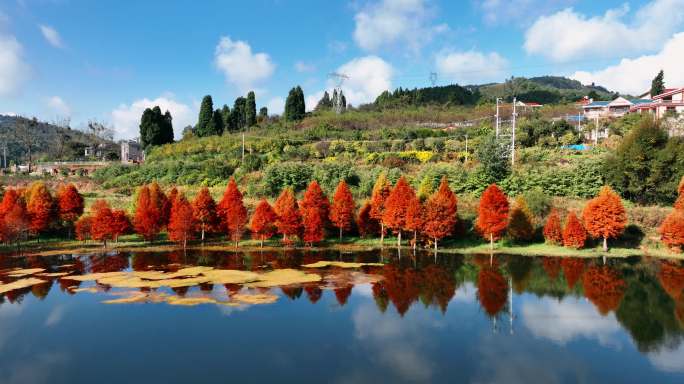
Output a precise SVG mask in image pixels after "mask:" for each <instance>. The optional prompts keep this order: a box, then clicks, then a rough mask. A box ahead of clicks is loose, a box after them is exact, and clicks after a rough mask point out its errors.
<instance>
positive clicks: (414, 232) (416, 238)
mask: <svg viewBox="0 0 684 384" xmlns="http://www.w3.org/2000/svg"><path fill="white" fill-rule="evenodd" d="M417 244H418V231H413V250H414V251H415V250H416V245H417Z"/></svg>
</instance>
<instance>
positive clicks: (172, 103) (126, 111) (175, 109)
mask: <svg viewBox="0 0 684 384" xmlns="http://www.w3.org/2000/svg"><path fill="white" fill-rule="evenodd" d="M156 105H158V106H159V108H161V110H162V113H164V112H166V111H169V112H171V116H172V117H173V130H174V133H175V137H176V138H179V137H181V136H182V131H183V128H185V127H186V126H188V125H193V124H194V123H195V122H196V119H197V114H196V111H195V110H193V109H192V108H190V107H189V106H188V105H186V104H183V103H180V102H178V101H176V100H174V98H173V95H162V96H160V97H157V98H156V99H154V100H150V99H148V98H144V99H140V100H136V101H134V102H133V103H132V104H130V105H127V104H121V105H119V107H118V108H116V109H115V110H113V111H112V113H111V117H112V124H113V126H114V135H115V136H116V138H118V139H121V138H134V137H138V136H140V117H141V116H142V113H143V111H144V110H145V108H152V107H154V106H156Z"/></svg>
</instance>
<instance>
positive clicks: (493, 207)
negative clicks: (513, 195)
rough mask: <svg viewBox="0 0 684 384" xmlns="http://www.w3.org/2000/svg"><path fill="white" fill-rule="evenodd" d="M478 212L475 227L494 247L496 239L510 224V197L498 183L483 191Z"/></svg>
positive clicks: (491, 246)
mask: <svg viewBox="0 0 684 384" xmlns="http://www.w3.org/2000/svg"><path fill="white" fill-rule="evenodd" d="M477 214H478V215H477V221H476V222H475V228H476V229H477V231H478V232H479V233H480V235H481V236H482V237H483V238H485V239H488V240H489V247H490V249H494V240H498V239H499V238H501V235H502V234H503V232H504V231H505V230H506V226H507V225H508V198H506V195H505V194H504V193H503V191H502V190H501V189H499V187H498V186H497V185H496V184H492V185H490V186H489V187H487V189H485V191H484V192H483V193H482V196H481V197H480V205H479V207H478V210H477Z"/></svg>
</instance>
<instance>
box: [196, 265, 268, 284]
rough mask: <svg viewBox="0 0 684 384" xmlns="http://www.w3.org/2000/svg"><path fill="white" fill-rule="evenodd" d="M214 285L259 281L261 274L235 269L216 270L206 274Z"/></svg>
mask: <svg viewBox="0 0 684 384" xmlns="http://www.w3.org/2000/svg"><path fill="white" fill-rule="evenodd" d="M203 275H204V276H205V277H207V278H208V279H209V280H210V282H211V283H212V284H245V283H250V282H253V281H257V280H259V274H258V273H254V272H249V271H239V270H235V269H215V270H212V271H207V272H204V273H203Z"/></svg>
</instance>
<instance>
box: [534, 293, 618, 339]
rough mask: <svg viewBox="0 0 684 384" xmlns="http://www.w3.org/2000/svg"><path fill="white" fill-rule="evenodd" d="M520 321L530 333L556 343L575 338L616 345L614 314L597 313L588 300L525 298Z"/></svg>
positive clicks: (616, 330)
mask: <svg viewBox="0 0 684 384" xmlns="http://www.w3.org/2000/svg"><path fill="white" fill-rule="evenodd" d="M522 321H523V324H524V325H525V327H526V328H527V329H529V330H530V332H531V333H532V334H533V335H534V336H536V337H538V338H543V339H547V340H551V341H553V342H555V343H557V344H559V345H565V344H567V343H568V342H570V341H573V340H576V339H578V338H587V339H591V340H597V341H599V343H601V345H617V344H618V341H617V337H616V336H617V335H618V334H619V333H620V330H621V327H620V324H619V323H618V322H617V319H616V318H615V315H614V314H612V313H610V314H609V315H607V316H601V315H600V314H598V313H597V312H596V309H595V308H594V306H593V305H592V304H591V303H589V302H588V301H587V300H585V299H580V298H576V297H566V298H565V299H563V300H562V301H557V300H556V299H551V298H542V299H541V300H536V301H527V302H525V303H524V304H523V305H522Z"/></svg>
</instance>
